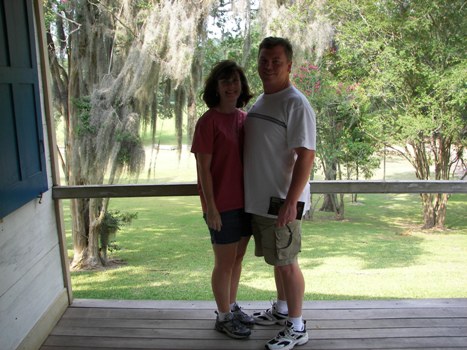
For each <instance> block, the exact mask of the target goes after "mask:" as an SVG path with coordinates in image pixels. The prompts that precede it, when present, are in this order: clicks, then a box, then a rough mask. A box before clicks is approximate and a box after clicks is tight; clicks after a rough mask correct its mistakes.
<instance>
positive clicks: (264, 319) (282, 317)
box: [253, 303, 289, 326]
mask: <svg viewBox="0 0 467 350" xmlns="http://www.w3.org/2000/svg"><path fill="white" fill-rule="evenodd" d="M288 317H289V315H288V314H282V313H280V312H279V311H277V308H276V303H273V304H272V307H271V308H270V309H267V310H265V311H259V312H255V313H254V314H253V318H254V319H255V323H256V324H259V325H262V326H272V325H274V324H280V325H285V322H286V321H287V319H288Z"/></svg>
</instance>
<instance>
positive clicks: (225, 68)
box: [201, 60, 253, 108]
mask: <svg viewBox="0 0 467 350" xmlns="http://www.w3.org/2000/svg"><path fill="white" fill-rule="evenodd" d="M235 72H237V73H238V76H239V77H240V83H241V86H242V91H241V93H240V96H239V97H238V100H237V105H236V107H239V108H240V107H245V106H246V105H247V104H248V101H250V99H251V98H252V97H253V95H252V94H251V92H250V87H249V86H248V81H247V79H246V76H245V73H244V72H243V69H242V67H240V66H239V65H238V64H237V63H236V62H234V61H231V60H224V61H220V62H218V63H216V65H215V66H214V67H213V68H212V70H211V73H209V76H208V77H207V78H206V81H205V83H204V89H203V91H202V93H201V96H202V98H203V100H204V102H206V105H207V106H208V107H209V108H212V107H215V106H217V105H219V102H220V97H219V93H218V92H217V86H218V85H217V84H218V81H219V80H221V79H229V78H231V77H233V76H234V75H235Z"/></svg>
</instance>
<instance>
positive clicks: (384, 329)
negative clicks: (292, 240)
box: [40, 299, 467, 350]
mask: <svg viewBox="0 0 467 350" xmlns="http://www.w3.org/2000/svg"><path fill="white" fill-rule="evenodd" d="M241 305H242V307H243V309H244V311H246V312H248V313H250V312H253V311H257V310H262V309H265V308H268V307H270V303H269V302H263V301H254V302H241ZM214 310H215V304H214V302H211V301H124V300H87V299H86V300H75V301H74V303H73V304H72V305H71V306H70V307H69V308H68V309H67V310H66V312H65V314H64V315H63V316H62V318H61V319H60V321H59V322H58V324H57V325H56V326H55V328H54V329H53V331H52V332H51V334H50V335H49V336H48V338H47V339H46V341H45V342H44V344H43V345H42V347H41V348H40V350H59V349H63V350H83V349H156V350H158V349H167V350H169V349H170V350H172V349H191V350H196V349H203V350H204V349H216V350H219V349H225V350H230V349H232V350H233V349H264V343H265V342H266V341H267V340H268V339H270V338H273V337H274V336H275V335H276V333H277V332H278V331H279V330H280V326H270V327H267V326H258V325H256V326H255V327H254V328H253V329H252V334H251V336H250V338H249V339H247V340H234V339H230V338H228V337H227V336H225V335H223V334H220V333H218V332H216V331H215V330H214V322H215V315H214ZM303 316H304V319H306V320H307V328H308V332H309V335H310V341H309V342H308V343H307V344H305V345H303V346H300V347H296V348H295V349H298V350H309V349H346V350H349V349H401V350H402V349H403V350H411V349H443V350H446V349H467V299H419V300H365V301H306V302H305V303H304V311H303Z"/></svg>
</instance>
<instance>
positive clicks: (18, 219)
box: [0, 1, 67, 350]
mask: <svg viewBox="0 0 467 350" xmlns="http://www.w3.org/2000/svg"><path fill="white" fill-rule="evenodd" d="M37 3H38V4H41V2H40V1H38V2H36V5H37ZM40 61H41V60H40V58H39V60H38V62H40ZM39 72H40V69H39ZM41 99H42V101H41V102H42V103H41V104H42V116H43V131H44V140H48V138H47V126H46V124H45V120H46V118H45V112H44V108H43V94H42V91H41ZM44 146H45V152H46V163H47V176H48V188H49V190H48V191H47V192H46V193H44V194H43V197H42V199H41V200H40V201H39V199H36V200H33V201H31V202H29V203H27V204H26V205H24V206H23V207H21V208H19V209H18V210H16V211H15V212H13V213H11V214H10V215H8V216H6V217H4V218H3V219H0V349H1V350H13V349H17V348H18V347H19V346H20V345H21V348H23V349H35V348H38V347H39V346H40V345H41V344H40V342H41V341H42V340H43V339H41V338H44V334H42V333H45V332H48V331H49V330H48V329H47V327H49V326H50V325H48V324H47V325H45V327H42V328H41V329H40V330H39V331H38V330H37V327H38V324H42V322H39V321H41V320H43V319H44V316H46V315H47V313H48V312H50V310H51V309H57V307H56V306H55V305H54V304H56V303H57V300H60V303H61V304H64V303H67V298H63V295H64V289H65V283H64V279H63V276H64V275H63V272H62V264H61V257H60V245H59V233H58V229H57V220H56V217H55V209H54V203H53V200H52V191H51V186H52V175H51V174H52V170H51V166H50V162H51V159H50V150H49V147H48V142H47V141H46V142H44ZM61 308H63V305H61V306H60V307H58V309H61ZM48 322H49V323H50V322H53V320H52V321H50V320H49V321H48ZM51 326H53V324H52V325H51ZM33 329H34V332H32V331H33ZM31 334H32V336H31ZM46 335H47V334H45V336H46ZM31 338H32V339H31ZM25 339H26V340H27V341H26V342H25ZM44 339H45V338H44Z"/></svg>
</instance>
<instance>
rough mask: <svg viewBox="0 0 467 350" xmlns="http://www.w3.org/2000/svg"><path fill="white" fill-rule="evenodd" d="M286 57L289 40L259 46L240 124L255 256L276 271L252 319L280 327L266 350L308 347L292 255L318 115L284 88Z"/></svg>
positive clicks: (306, 202)
mask: <svg viewBox="0 0 467 350" xmlns="http://www.w3.org/2000/svg"><path fill="white" fill-rule="evenodd" d="M292 59H293V50H292V45H291V44H290V42H289V41H288V40H287V39H284V38H277V37H268V38H266V39H264V40H263V41H262V42H261V44H260V46H259V53H258V74H259V76H260V78H261V81H262V83H263V90H264V93H263V94H262V95H261V96H259V98H258V100H257V101H256V102H255V104H254V105H253V106H252V108H251V109H250V110H249V112H248V116H247V119H246V122H245V153H244V178H245V211H246V212H249V213H252V214H253V215H252V222H253V233H254V238H255V254H256V256H264V259H265V261H266V263H268V264H270V265H273V266H274V277H275V282H276V289H277V301H276V302H274V303H273V305H272V307H271V308H270V309H268V310H266V311H262V312H257V313H255V314H254V315H253V316H254V317H255V321H256V323H258V324H262V325H273V324H285V328H284V329H283V330H282V331H281V332H279V333H278V334H277V336H276V337H275V338H274V339H271V340H270V341H268V342H267V343H266V348H267V349H270V350H276V349H285V350H288V349H293V348H294V346H295V345H303V344H305V343H306V342H307V341H308V333H307V331H306V323H305V322H304V321H303V319H302V304H303V296H304V293H305V281H304V278H303V274H302V272H301V269H300V266H299V264H298V260H297V256H298V253H299V252H300V248H301V215H302V214H301V210H302V209H304V210H303V211H306V210H308V209H309V207H310V191H309V177H310V173H311V169H312V167H313V162H314V158H315V149H316V117H315V113H314V111H313V109H312V108H311V106H310V104H309V103H308V101H307V99H306V97H305V96H304V95H303V94H302V93H300V92H299V91H298V90H297V89H296V88H295V87H294V86H293V85H292V84H291V82H290V78H289V74H290V72H291V68H292ZM297 208H299V209H297ZM297 210H298V211H297Z"/></svg>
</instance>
